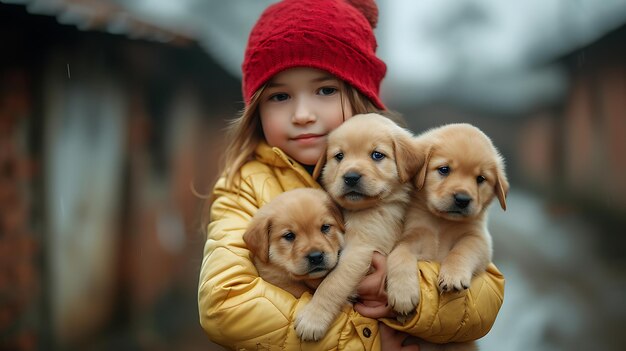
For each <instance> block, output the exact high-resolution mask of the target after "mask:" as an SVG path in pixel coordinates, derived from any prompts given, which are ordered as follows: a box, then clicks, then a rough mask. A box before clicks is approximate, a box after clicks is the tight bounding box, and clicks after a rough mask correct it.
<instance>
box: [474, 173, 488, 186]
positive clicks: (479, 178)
mask: <svg viewBox="0 0 626 351" xmlns="http://www.w3.org/2000/svg"><path fill="white" fill-rule="evenodd" d="M485 180H487V179H486V178H485V177H483V176H481V175H479V176H478V177H476V183H478V184H480V183H482V182H484V181H485Z"/></svg>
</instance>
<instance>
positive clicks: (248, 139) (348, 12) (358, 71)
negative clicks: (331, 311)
mask: <svg viewBox="0 0 626 351" xmlns="http://www.w3.org/2000/svg"><path fill="white" fill-rule="evenodd" d="M377 16H378V12H377V8H376V5H375V4H374V3H373V2H372V1H371V0H370V1H356V0H353V1H347V0H326V1H321V0H285V1H282V2H279V3H276V4H274V5H272V6H270V7H268V8H267V9H266V11H265V12H264V13H263V14H262V15H261V17H260V18H259V20H258V22H257V23H256V25H255V26H254V28H253V29H252V32H251V34H250V37H249V40H248V45H247V48H246V53H245V59H244V63H243V66H242V69H243V94H244V98H245V103H246V106H245V108H244V111H243V113H242V115H241V116H240V117H239V118H238V119H236V120H235V121H234V122H233V124H232V125H231V128H230V136H231V139H230V143H229V144H228V146H227V149H226V153H225V155H224V158H225V164H224V169H225V170H224V172H223V174H222V177H221V178H220V179H219V180H218V181H217V183H216V185H215V187H214V189H213V203H212V205H211V212H210V214H211V222H210V224H209V226H208V238H207V241H206V244H205V248H204V259H203V262H202V269H201V272H200V281H199V291H198V302H199V312H200V323H201V324H202V327H203V328H204V330H205V331H206V333H207V334H208V335H209V337H210V338H211V340H213V341H215V342H216V343H219V344H221V345H223V346H225V347H228V348H232V349H238V350H239V349H271V348H280V349H286V350H291V349H298V350H300V349H301V350H321V349H324V350H329V349H341V350H343V349H349V350H361V349H364V350H380V349H381V348H382V349H385V350H389V349H391V348H399V347H400V342H399V340H402V338H403V337H404V336H405V335H404V334H399V333H397V332H396V331H394V330H391V329H388V328H387V327H386V326H382V324H381V326H382V327H381V328H382V329H381V332H380V333H379V324H378V321H377V320H376V319H373V318H381V317H391V316H392V315H391V314H390V310H389V307H388V306H386V296H385V294H384V274H385V269H384V265H385V261H384V258H382V256H380V255H378V256H375V260H374V262H373V266H374V269H375V272H374V273H373V274H371V275H370V276H368V277H366V279H365V280H364V281H363V282H362V284H361V286H360V288H359V293H360V296H361V298H362V299H363V301H362V302H361V303H360V304H357V305H355V306H356V307H354V308H353V306H351V305H349V304H346V306H345V308H344V309H343V312H342V313H341V314H340V316H339V317H337V318H336V320H335V321H334V322H333V324H332V325H331V327H330V329H329V332H328V333H327V334H326V335H325V337H324V338H323V339H322V340H320V341H318V342H316V343H303V342H301V341H300V340H299V339H298V337H297V335H296V333H295V330H294V327H293V322H294V316H295V315H296V311H297V310H298V309H299V308H301V307H302V306H304V305H305V304H306V303H307V302H308V301H309V300H310V297H311V296H310V294H305V295H303V296H302V297H301V298H300V299H296V298H295V297H293V296H292V295H291V294H289V293H287V292H285V291H284V290H282V289H280V288H277V287H275V286H273V285H271V284H269V283H266V282H264V281H263V280H262V279H260V278H259V277H258V275H257V271H256V269H255V267H254V265H253V263H252V261H251V260H250V257H249V251H248V250H247V248H246V246H245V244H244V241H243V239H242V235H243V232H244V230H245V229H246V226H247V225H248V223H249V221H250V219H251V218H252V216H253V215H254V214H255V212H256V211H257V210H258V209H259V208H260V207H261V206H263V205H264V204H265V203H268V202H269V201H270V200H271V199H272V198H274V197H275V196H276V195H278V194H279V193H281V192H284V191H287V190H290V189H294V188H300V187H315V188H319V187H320V185H319V184H318V183H317V182H316V180H315V179H313V178H312V176H311V172H312V170H313V168H314V165H315V164H316V162H317V160H318V159H319V157H320V156H321V154H322V152H324V150H325V142H326V135H327V134H328V133H329V132H330V131H332V130H333V129H334V128H336V127H337V126H339V125H340V124H341V123H343V121H344V120H345V119H347V118H350V117H351V116H352V115H354V114H358V113H367V112H379V113H380V112H384V111H385V107H384V105H383V104H382V102H381V101H380V99H379V97H378V92H379V87H380V82H381V80H382V78H383V77H384V75H385V72H386V66H385V64H384V63H383V62H382V61H381V60H380V59H379V58H378V57H376V54H375V51H376V39H375V37H374V33H373V27H374V26H375V24H376V20H377ZM437 273H438V266H436V265H435V264H430V263H424V262H420V279H421V287H422V292H421V294H422V295H421V296H422V300H421V303H420V305H419V306H418V308H417V311H416V314H415V315H414V316H412V317H411V318H409V319H408V320H407V321H406V322H405V323H404V324H399V323H397V322H395V321H394V320H393V319H384V318H381V319H382V321H383V322H384V323H385V324H386V325H389V326H390V327H392V328H393V329H395V330H399V331H401V332H406V333H408V334H411V335H414V336H417V337H420V338H425V339H428V340H430V341H434V342H440V343H441V342H451V341H466V340H474V339H477V338H480V337H482V336H483V335H485V334H486V333H487V332H488V331H489V329H490V328H491V326H492V325H493V323H494V321H495V317H496V315H497V312H498V310H499V308H500V306H501V304H502V298H503V290H504V280H503V278H502V276H501V274H500V273H499V272H498V271H497V269H496V268H495V266H493V265H491V266H490V268H489V270H488V272H487V273H485V274H483V275H480V276H478V277H476V278H475V279H474V281H473V283H472V287H471V288H470V289H469V291H468V292H467V293H461V294H442V295H440V294H439V292H438V291H437V288H436V285H437ZM355 309H356V310H355ZM359 312H360V313H359ZM381 343H382V344H381ZM413 347H414V348H415V346H413Z"/></svg>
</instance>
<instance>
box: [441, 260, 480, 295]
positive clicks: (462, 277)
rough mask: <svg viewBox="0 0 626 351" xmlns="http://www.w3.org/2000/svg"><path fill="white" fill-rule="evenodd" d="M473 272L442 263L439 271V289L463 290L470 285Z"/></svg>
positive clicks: (443, 290)
mask: <svg viewBox="0 0 626 351" xmlns="http://www.w3.org/2000/svg"><path fill="white" fill-rule="evenodd" d="M471 281H472V273H471V272H464V271H463V270H460V269H453V268H452V267H449V266H446V265H442V266H441V270H440V271H439V279H438V285H439V291H440V292H448V291H462V290H465V289H467V288H469V287H470V283H471Z"/></svg>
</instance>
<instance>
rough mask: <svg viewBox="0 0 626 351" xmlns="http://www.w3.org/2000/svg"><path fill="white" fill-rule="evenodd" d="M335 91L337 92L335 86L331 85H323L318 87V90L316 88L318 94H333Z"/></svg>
mask: <svg viewBox="0 0 626 351" xmlns="http://www.w3.org/2000/svg"><path fill="white" fill-rule="evenodd" d="M336 92H337V88H333V87H323V88H320V90H318V94H320V95H333V94H334V93H336Z"/></svg>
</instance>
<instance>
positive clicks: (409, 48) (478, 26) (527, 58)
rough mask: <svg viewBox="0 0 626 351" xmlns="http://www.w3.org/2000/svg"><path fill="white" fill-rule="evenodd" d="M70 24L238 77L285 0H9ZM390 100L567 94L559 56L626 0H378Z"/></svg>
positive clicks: (523, 100) (532, 102)
mask: <svg viewBox="0 0 626 351" xmlns="http://www.w3.org/2000/svg"><path fill="white" fill-rule="evenodd" d="M0 2H11V3H22V4H25V5H26V6H27V8H28V10H29V11H30V12H32V13H45V14H50V15H53V16H56V17H57V19H58V21H59V22H60V23H65V24H74V25H76V26H77V27H78V28H80V29H98V30H105V31H108V32H110V33H116V34H126V35H128V36H129V37H131V38H144V39H149V40H158V41H163V42H170V43H184V42H188V41H195V42H197V43H198V44H199V45H200V46H201V47H203V48H204V49H205V50H206V51H207V52H208V53H209V54H210V55H211V56H212V57H213V58H214V59H215V60H216V61H217V62H218V63H219V64H220V65H222V66H223V67H224V68H225V69H226V70H227V71H228V72H230V73H231V74H232V75H233V76H235V77H239V76H240V75H241V71H240V67H241V62H242V60H243V52H244V49H245V45H246V40H247V37H248V34H249V32H250V29H251V28H252V26H253V24H254V22H255V21H256V19H257V18H258V16H259V15H260V13H261V12H262V11H263V10H264V9H265V8H266V7H267V6H268V5H269V4H271V3H273V2H276V1H275V0H228V1H224V0H132V1H125V0H0ZM376 2H377V4H378V6H379V8H380V12H379V13H380V18H379V22H378V27H377V29H376V35H377V37H378V43H379V50H378V53H379V56H380V57H381V58H382V59H383V60H384V61H385V62H386V63H387V66H388V72H387V77H386V78H385V80H384V81H383V86H382V95H383V98H384V99H385V101H386V103H387V104H388V105H389V106H394V107H400V106H403V107H411V106H418V105H420V104H426V103H428V102H431V101H437V100H441V99H445V100H446V101H449V102H459V103H461V104H465V105H470V106H475V107H479V108H489V109H491V110H494V111H496V112H505V113H506V112H512V113H516V112H520V111H524V110H527V109H529V108H532V106H536V105H541V104H552V103H555V102H556V101H559V99H561V98H562V96H563V94H564V92H565V91H566V87H567V75H566V73H565V72H564V70H563V67H562V66H561V65H560V64H559V62H557V61H558V60H559V58H561V57H563V56H564V55H567V54H568V53H571V52H573V51H575V50H576V49H578V48H581V47H584V46H586V45H588V44H590V43H592V42H594V41H596V40H598V39H599V38H601V37H602V36H603V35H605V34H606V33H608V32H609V31H611V30H613V29H615V28H617V27H619V26H622V25H624V23H626V0H601V1H598V0H525V1H502V0H420V1H415V0H377V1H376Z"/></svg>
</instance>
